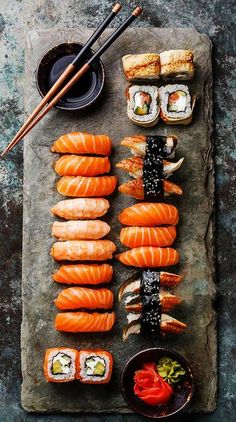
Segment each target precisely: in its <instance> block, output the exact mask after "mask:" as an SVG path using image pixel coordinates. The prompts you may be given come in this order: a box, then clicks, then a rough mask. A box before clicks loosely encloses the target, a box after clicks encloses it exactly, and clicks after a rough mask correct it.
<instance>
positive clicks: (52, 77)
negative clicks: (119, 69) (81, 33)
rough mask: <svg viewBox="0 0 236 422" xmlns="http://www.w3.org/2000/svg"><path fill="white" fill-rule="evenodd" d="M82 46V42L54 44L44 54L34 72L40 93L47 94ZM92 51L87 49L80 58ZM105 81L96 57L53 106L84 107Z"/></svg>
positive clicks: (94, 98) (68, 108)
mask: <svg viewBox="0 0 236 422" xmlns="http://www.w3.org/2000/svg"><path fill="white" fill-rule="evenodd" d="M82 47H83V44H79V43H64V44H59V45H56V46H55V47H53V48H51V50H49V51H47V53H46V54H44V56H43V57H42V58H41V60H40V61H39V64H38V67H37V69H36V72H35V78H36V85H37V89H38V91H39V94H40V95H41V97H44V96H45V95H46V93H47V92H48V91H49V89H50V88H51V87H52V85H53V84H54V83H55V82H56V80H57V79H58V78H59V76H60V75H61V74H62V72H63V71H64V70H65V68H66V67H67V66H68V65H69V64H70V63H71V62H72V60H73V59H74V58H75V56H76V55H77V54H78V52H79V51H80V50H81V49H82ZM92 55H93V50H88V51H87V53H85V55H84V57H83V61H85V60H86V59H88V58H90V57H91V56H92ZM81 64H82V63H80V66H81ZM80 66H79V67H80ZM79 67H78V66H77V67H76V70H75V71H74V73H72V74H71V75H70V77H69V79H71V77H72V76H73V75H74V74H75V73H76V72H77V71H78V70H79ZM104 81H105V70H104V65H103V63H102V61H101V59H99V60H96V61H95V62H94V63H93V64H92V66H91V69H90V70H89V71H88V72H87V73H86V74H85V75H84V76H82V78H81V79H79V81H78V82H76V84H75V85H74V86H73V87H72V88H71V89H70V90H69V91H68V92H67V94H66V95H65V96H64V97H63V98H62V99H61V100H60V101H59V102H58V103H57V105H56V106H55V107H56V108H59V109H61V110H69V111H76V110H82V109H85V108H86V107H88V106H90V105H92V104H93V103H94V102H95V101H96V100H97V99H98V97H99V96H100V94H101V92H102V89H103V86H104Z"/></svg>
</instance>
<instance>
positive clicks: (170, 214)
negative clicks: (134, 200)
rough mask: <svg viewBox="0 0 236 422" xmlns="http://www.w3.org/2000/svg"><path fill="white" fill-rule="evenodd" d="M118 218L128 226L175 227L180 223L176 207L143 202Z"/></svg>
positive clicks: (127, 209) (129, 208)
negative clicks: (167, 225) (168, 225)
mask: <svg viewBox="0 0 236 422" xmlns="http://www.w3.org/2000/svg"><path fill="white" fill-rule="evenodd" d="M118 218H119V221H120V222H121V223H122V224H125V225H126V226H141V227H142V226H143V227H151V226H161V225H166V224H170V225H173V226H175V225H176V224H177V223H178V221H179V213H178V210H177V208H176V207H175V206H174V205H169V204H162V203H160V202H159V203H153V202H142V203H140V204H135V205H133V206H131V207H128V208H125V209H124V210H123V211H122V212H121V213H120V214H119V216H118Z"/></svg>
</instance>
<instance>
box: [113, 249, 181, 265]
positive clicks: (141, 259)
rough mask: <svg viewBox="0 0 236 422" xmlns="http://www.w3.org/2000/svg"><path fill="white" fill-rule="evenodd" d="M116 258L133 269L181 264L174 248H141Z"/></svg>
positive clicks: (123, 253)
mask: <svg viewBox="0 0 236 422" xmlns="http://www.w3.org/2000/svg"><path fill="white" fill-rule="evenodd" d="M115 258H116V259H118V261H120V262H122V263H123V264H125V265H129V266H133V267H167V266H169V265H175V264H177V263H178V262H179V253H178V252H177V251H176V250H175V249H172V248H158V247H153V246H141V247H140V248H133V249H130V250H128V251H126V252H122V253H120V254H118V255H116V256H115Z"/></svg>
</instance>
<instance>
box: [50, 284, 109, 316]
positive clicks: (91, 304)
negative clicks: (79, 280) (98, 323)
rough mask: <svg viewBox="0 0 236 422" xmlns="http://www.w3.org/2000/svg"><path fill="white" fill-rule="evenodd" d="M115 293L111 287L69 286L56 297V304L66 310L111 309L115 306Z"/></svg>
mask: <svg viewBox="0 0 236 422" xmlns="http://www.w3.org/2000/svg"><path fill="white" fill-rule="evenodd" d="M113 300H114V297H113V293H112V292H111V290H109V289H105V288H104V289H89V288H86V287H69V288H68V289H63V290H62V291H61V292H60V293H59V295H58V297H57V298H56V300H55V301H54V302H55V305H56V307H57V308H58V309H60V310H62V311H65V310H70V309H81V308H84V309H110V308H112V306H113Z"/></svg>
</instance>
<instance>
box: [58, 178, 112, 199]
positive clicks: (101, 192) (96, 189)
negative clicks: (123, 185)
mask: <svg viewBox="0 0 236 422" xmlns="http://www.w3.org/2000/svg"><path fill="white" fill-rule="evenodd" d="M116 184H117V177H116V176H100V177H83V176H63V177H62V178H61V179H60V180H59V182H58V183H57V190H58V192H59V193H60V194H61V195H65V196H82V197H89V196H108V195H111V194H112V192H114V190H115V188H116Z"/></svg>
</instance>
